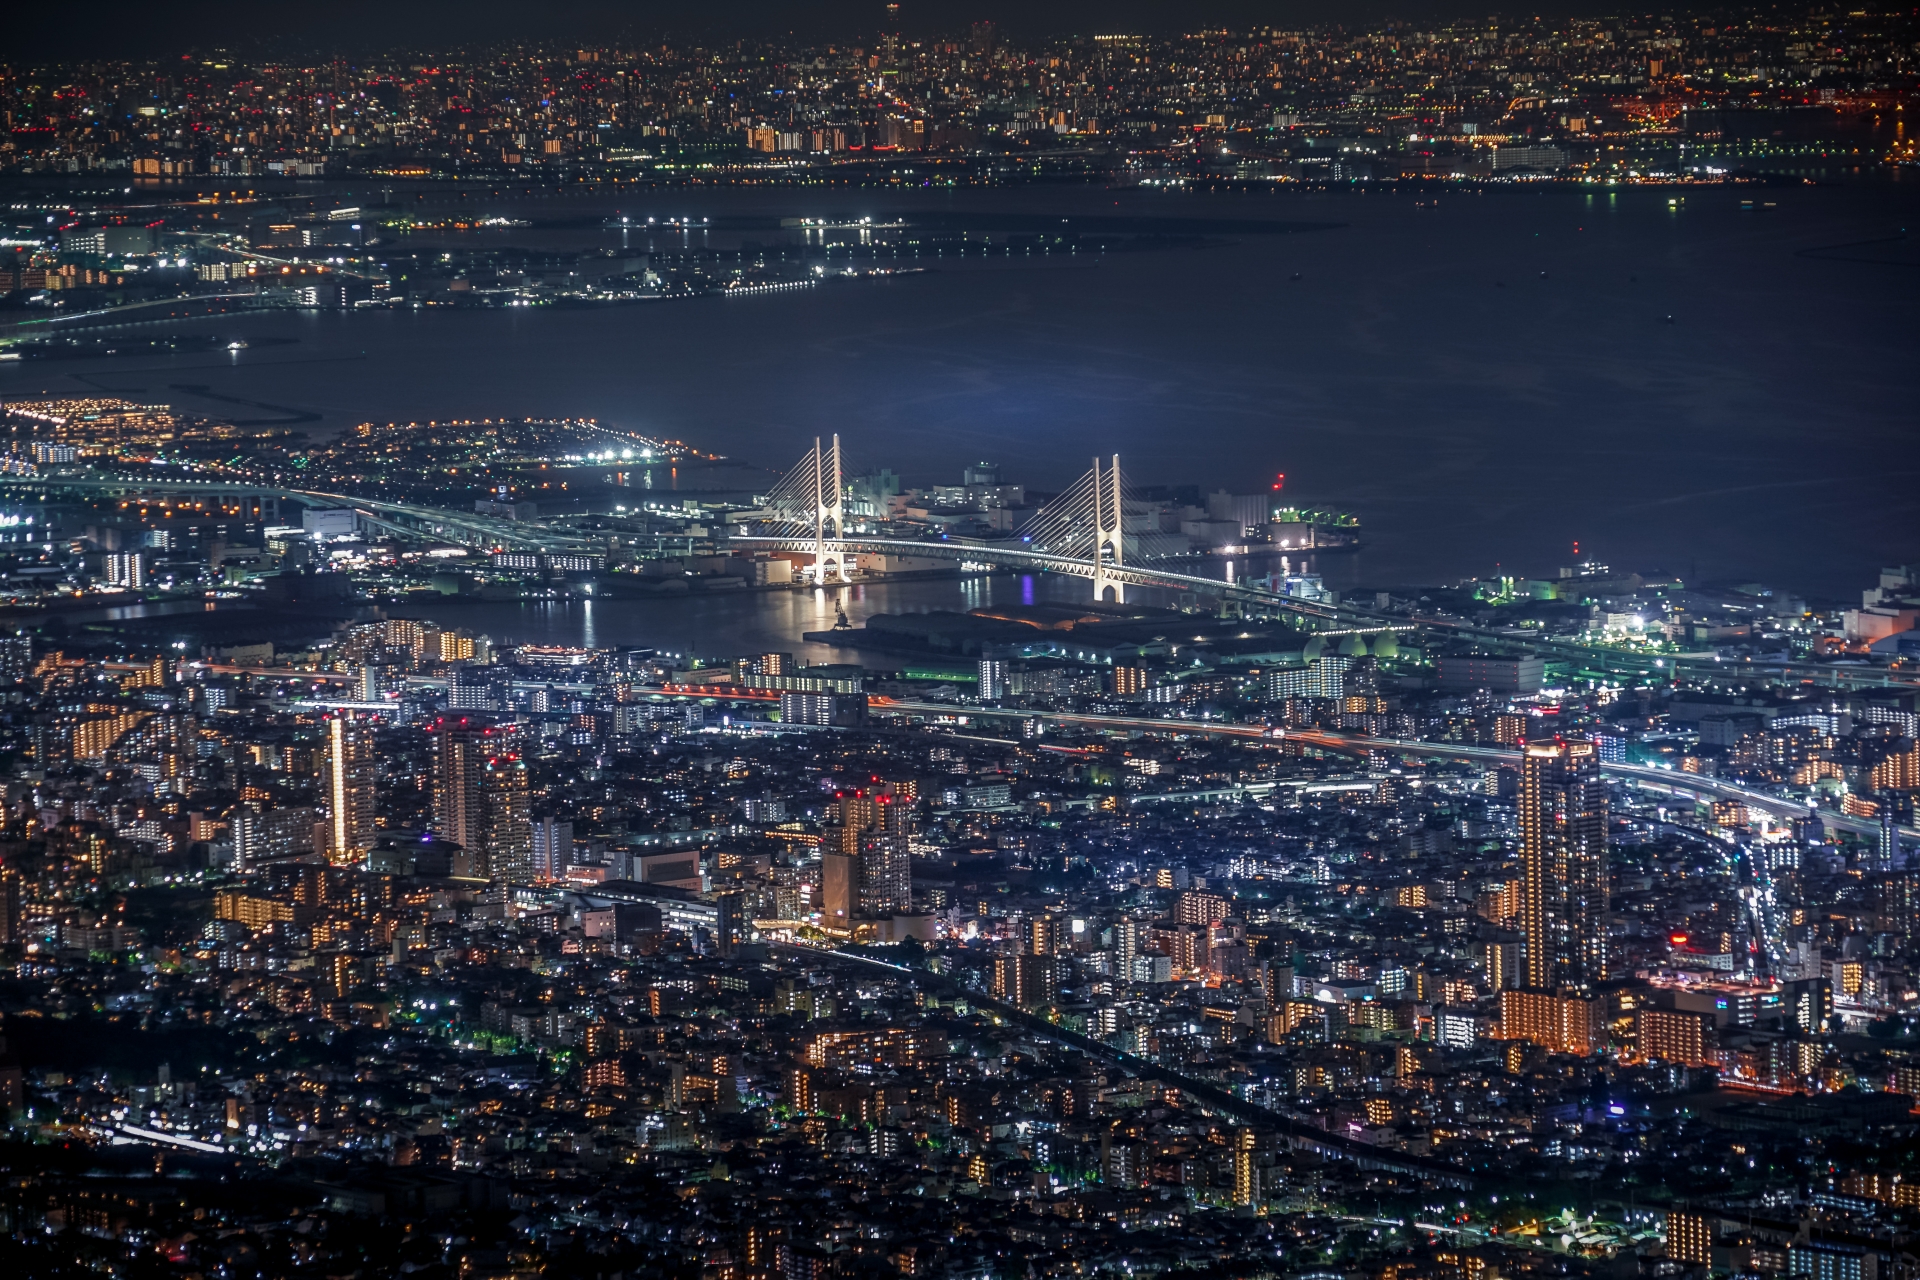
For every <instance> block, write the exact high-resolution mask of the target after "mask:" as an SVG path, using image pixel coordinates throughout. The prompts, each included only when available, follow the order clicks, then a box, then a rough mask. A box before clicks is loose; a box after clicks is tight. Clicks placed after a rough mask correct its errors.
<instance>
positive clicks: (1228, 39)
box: [0, 6, 1920, 356]
mask: <svg viewBox="0 0 1920 1280" xmlns="http://www.w3.org/2000/svg"><path fill="white" fill-rule="evenodd" d="M1917 42H1920V27H1917V26H1916V23H1915V19H1914V17H1913V15H1912V14H1911V13H1909V12H1906V11H1901V10H1879V11H1876V10H1862V11H1845V12H1843V11H1839V10H1832V9H1827V8H1823V7H1819V6H1813V7H1791V8H1779V7H1774V8H1759V9H1729V10H1725V11H1713V12H1705V13H1700V14H1696V15H1694V16H1688V17H1681V18H1675V17H1671V16H1657V15H1643V16H1636V17H1625V18H1609V19H1578V20H1575V19H1565V20H1545V19H1540V18H1504V17H1489V18H1486V19H1484V20H1476V21H1473V22H1471V23H1461V24H1454V25H1449V26H1437V27H1433V28H1430V29H1418V28H1415V27H1412V26H1408V25H1405V24H1399V23H1395V24H1389V25H1386V26H1382V27H1378V28H1373V29H1365V28H1347V27H1330V28H1317V29H1309V30H1300V31H1280V30H1269V29H1260V30H1251V31H1201V32H1195V33H1192V34H1189V35H1184V36H1177V37H1175V36H1132V35H1126V34H1091V35H1087V36H1085V37H1081V38H1072V39H1065V38H1063V39H1059V40H1054V41H1048V42H1041V43H1028V44H1016V43H1014V42H1010V41H1008V40H1007V39H1005V38H1003V36H1002V35H1001V34H1000V33H999V31H998V30H997V29H996V27H995V25H994V23H992V22H991V21H982V22H979V23H977V24H975V25H974V26H973V27H972V28H971V29H970V30H969V31H967V32H965V33H964V34H962V35H960V36H957V37H955V38H951V39H934V38H924V39H923V38H910V37H908V36H905V35H902V34H900V33H899V32H897V31H896V32H882V33H876V34H875V35H874V36H873V37H872V38H870V39H866V40H863V41H857V42H854V43H850V44H844V45H842V44H834V45H821V46H798V45H787V44H767V43H750V42H736V43H732V44H728V45H725V46H724V47H720V46H715V47H705V46H701V45H698V44H695V43H689V42H686V41H665V42H652V41H638V40H636V41H630V42H627V43H625V44H621V45H617V46H606V47H592V48H567V49H558V48H533V47H514V48H502V49H492V50H466V51H454V52H448V51H440V52H434V53H412V54H395V55H391V56H384V57H376V58H369V59H348V58H345V57H338V58H333V59H331V60H321V61H317V62H315V61H303V62H299V63H288V62H285V61H277V60H270V59H263V58H255V57H248V56H243V55H242V54H241V53H239V52H235V51H231V50H214V51H210V52H208V51H203V52H197V53H192V54H189V55H187V56H184V57H172V58H168V59H165V60H161V61H156V62H153V63H149V64H129V63H107V62H97V61H86V60H80V61H73V62H66V63H58V64H45V65H24V64H20V63H17V62H16V63H12V64H8V65H5V66H0V180H4V181H5V182H6V184H7V192H6V193H5V195H4V196H0V204H4V206H5V207H4V211H0V216H4V218H5V219H6V221H7V223H8V224H10V225H6V226H5V227H3V228H0V323H4V322H12V325H11V326H9V327H10V328H11V327H17V326H18V325H19V323H20V322H22V321H27V322H30V323H40V322H44V321H46V320H47V319H49V318H51V317H55V316H57V317H60V318H61V319H62V320H63V321H71V322H75V323H72V324H70V328H72V329H91V330H99V329H101V328H103V327H104V326H108V325H111V324H119V323H125V322H142V321H146V320H153V319H165V318H168V317H177V316H180V315H184V314H187V313H186V312H183V311H182V310H181V309H180V307H181V304H182V303H183V301H184V302H188V303H191V304H192V305H195V306H199V307H202V308H204V309H205V310H208V311H212V312H224V311H236V310H244V309H250V308H252V307H257V306H268V305H277V306H304V307H342V306H416V307H418V306H464V307H473V306H535V305H544V304H550V303H553V302H557V301H566V302H574V303H578V302H583V301H600V302H607V301H637V300H662V299H674V298H682V297H686V296H690V295H698V294H707V293H714V292H721V291H733V290H741V289H762V290H764V289H773V288H799V287H807V286H811V285H816V284H821V283H826V282H829V281H841V280H844V279H846V278H847V277H849V276H862V275H871V274H875V273H884V272H892V271H896V270H902V269H920V270H925V269H929V268H931V267H933V266H935V265H936V264H939V265H941V266H943V267H952V266H954V265H956V264H959V263H964V262H965V261H966V260H968V259H995V258H999V259H1006V258H1012V257H1018V258H1020V259H1021V260H1023V261H1024V260H1026V259H1030V258H1033V257H1034V256H1035V255H1039V256H1041V257H1046V256H1049V255H1072V254H1106V253H1120V252H1133V251H1144V250H1152V249H1161V248H1167V247H1172V246H1175V245H1190V244H1196V243H1209V242H1211V243H1219V242H1221V241H1222V239H1223V238H1226V237H1234V236H1244V235H1251V234H1271V233H1278V232H1285V231H1300V230H1310V229H1312V228H1313V225H1314V224H1308V223H1300V222H1297V221H1296V222H1285V221H1280V220H1261V219H1247V218H1244V217H1243V218H1241V219H1239V220H1238V221H1234V220H1220V219H1210V218H1183V217H1179V216H1174V215H1173V214H1172V213H1171V212H1170V211H1168V212H1163V213H1162V214H1160V215H1157V216H1153V217H1146V216H1138V211H1137V210H1135V209H1132V208H1130V209H1129V210H1127V211H1126V213H1127V215H1128V216H1122V215H1121V214H1120V213H1117V212H1115V213H1112V214H1111V216H1081V217H1072V218H1065V219H1063V218H1059V217H1055V216H1051V215H1047V216H1041V215H1038V214H1036V215H1032V216H1028V217H1018V216H1013V215H1010V214H1005V213H1002V214H999V215H996V216H991V217H990V216H987V215H985V214H982V213H972V214H962V213H954V212H951V211H949V212H947V213H945V214H934V213H931V212H928V211H926V210H922V211H920V212H918V213H911V214H910V213H901V212H898V211H889V210H875V209H872V208H866V209H864V210H857V209H845V210H837V211H836V210H833V209H831V208H825V209H823V208H819V207H812V206H810V207H809V208H807V209H804V210H802V209H796V210H794V211H792V212H793V216H787V217H783V216H781V215H780V214H779V213H777V212H774V213H767V214H765V216H754V217H748V216H739V215H736V216H722V217H718V218H716V217H715V216H714V215H713V214H712V213H707V214H704V215H696V214H690V213H689V211H688V210H687V209H685V208H669V207H666V206H665V205H663V204H660V203H659V201H660V200H663V199H665V198H666V197H667V196H668V195H670V194H675V193H680V192H685V191H688V190H701V191H707V190H711V189H716V188H721V187H752V188H767V189H769V190H770V191H772V192H785V193H789V194H792V195H796V196H797V195H802V194H810V195H812V196H814V197H815V199H814V204H815V205H817V203H818V200H819V199H821V198H830V197H831V196H832V193H833V192H834V191H836V190H848V191H850V192H851V191H852V190H855V189H868V190H866V191H864V192H863V193H862V194H861V195H859V196H858V197H857V198H858V199H861V200H866V201H870V200H871V199H872V198H873V194H872V189H878V190H882V191H905V190H908V189H928V188H953V187H980V186H1006V185H1012V184H1023V183H1024V184H1031V183H1077V184H1092V185H1100V186H1105V187H1113V188H1124V189H1135V190H1148V191H1155V192H1179V191H1184V190H1199V189H1206V190H1234V191H1254V192H1261V191H1264V192H1270V193H1277V192H1280V191H1283V190H1292V189H1305V188H1313V189H1329V188H1331V189H1345V190H1349V191H1367V190H1372V189H1375V188H1377V187H1379V186H1381V185H1383V184H1388V185H1394V186H1397V187H1399V188H1402V189H1408V190H1412V191H1415V192H1422V193H1427V194H1434V193H1438V192H1441V191H1443V190H1452V191H1465V190H1476V189H1481V188H1482V187H1483V186H1484V184H1491V183H1501V184H1510V183H1533V182H1547V183H1555V182H1557V183H1565V184H1577V185H1586V186H1590V187H1602V188H1604V187H1607V186H1616V185H1619V184H1632V183H1654V184H1697V183H1711V184H1740V185H1744V186H1748V187H1751V188H1752V189H1753V192H1754V194H1752V196H1751V198H1750V199H1749V200H1748V201H1747V202H1746V205H1745V207H1749V208H1751V209H1752V210H1753V211H1755V212H1764V211H1765V210H1767V209H1769V208H1772V207H1774V206H1775V204H1776V203H1777V202H1776V201H1772V200H1768V199H1767V198H1766V190H1767V189H1768V188H1769V187H1775V186H1782V185H1795V186H1798V185H1805V184H1810V183H1815V184H1817V183H1834V182H1861V181H1873V180H1880V179H1886V178H1891V177H1897V176H1898V175H1899V174H1900V173H1902V172H1905V171H1906V170H1907V168H1908V167H1909V166H1911V165H1912V164H1913V162H1914V159H1915V152H1914V139H1913V135H1912V133H1911V131H1910V126H1909V122H1908V120H1907V111H1906V108H1907V106H1908V105H1909V102H1910V100H1911V98H1912V97H1913V92H1914V87H1915V76H1916V65H1915V57H1916V47H1917ZM561 194H578V195H581V196H583V197H591V198H592V199H593V200H595V201H597V202H598V203H597V204H596V206H595V208H596V210H597V211H596V212H594V213H592V214H591V215H590V216H589V215H587V214H586V213H584V212H583V209H584V208H585V206H584V205H581V204H578V203H574V204H567V205H564V206H563V205H562V204H559V203H541V201H553V199H554V197H556V196H558V195H561ZM849 198H850V199H852V198H856V197H853V196H851V195H850V196H849ZM1679 201H1680V198H1679V197H1676V203H1675V206H1674V207H1675V208H1676V209H1678V208H1679V207H1680V206H1679ZM600 206H605V207H604V208H603V207H600ZM608 209H611V210H613V212H612V213H608V212H607V210H608ZM763 212H764V211H763ZM876 215H877V216H876ZM1320 225H1325V224H1320ZM596 230H597V231H599V232H601V238H602V240H604V241H605V243H604V244H602V245H600V246H599V247H596V248H594V249H592V250H589V251H582V250H581V248H580V246H579V239H580V236H581V233H582V232H583V231H587V232H593V231H596ZM560 244H565V245H566V246H568V247H566V248H565V249H562V248H559V247H557V246H558V245H560ZM196 299H197V300H198V301H195V300H196ZM142 306H145V307H149V308H155V307H157V308H159V309H157V310H152V311H149V312H147V313H145V314H130V313H129V312H128V311H127V309H128V308H129V307H132V308H139V307H142ZM99 337H100V335H99V334H98V333H94V334H93V335H92V339H98V338H99ZM108 337H109V338H111V339H114V341H113V342H111V343H110V344H109V345H110V346H112V348H113V349H115V350H120V351H129V350H132V349H134V348H142V349H152V348H153V347H154V346H155V345H156V344H158V345H161V346H164V345H165V343H166V339H164V337H161V338H149V339H146V340H144V342H141V341H133V340H126V335H124V334H121V335H108ZM22 338H25V339H32V340H35V341H40V340H45V341H44V342H42V345H41V347H37V348H34V350H33V351H32V352H30V353H29V354H30V355H31V354H35V353H37V354H41V355H45V354H48V350H47V348H48V347H50V348H51V353H52V354H54V355H69V356H71V355H75V354H85V353H87V352H88V351H93V350H95V348H97V347H98V346H99V343H98V342H97V341H94V340H92V339H89V338H86V337H68V338H65V339H62V340H59V341H54V340H51V339H47V335H46V334H45V333H44V332H36V333H27V332H20V333H13V332H4V331H0V340H5V341H8V342H12V341H14V340H16V339H22ZM76 344H78V348H84V350H80V349H78V348H76Z"/></svg>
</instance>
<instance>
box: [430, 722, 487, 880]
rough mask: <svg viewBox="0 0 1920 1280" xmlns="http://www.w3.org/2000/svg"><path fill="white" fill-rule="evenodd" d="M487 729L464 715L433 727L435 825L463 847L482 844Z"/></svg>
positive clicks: (443, 836)
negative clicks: (482, 770) (482, 780)
mask: <svg viewBox="0 0 1920 1280" xmlns="http://www.w3.org/2000/svg"><path fill="white" fill-rule="evenodd" d="M485 752H486V731H485V730H484V729H482V728H480V727H479V726H477V725H474V724H471V723H469V722H468V721H467V720H466V719H464V718H457V719H456V718H451V717H449V718H447V719H443V720H441V721H440V722H439V723H438V724H436V725H435V726H434V729H433V827H434V830H435V831H436V832H438V833H439V835H440V837H441V838H442V839H445V840H451V841H452V842H453V843H454V844H457V845H459V846H460V847H461V848H462V849H475V848H478V847H479V844H480V838H481V830H482V828H483V826H484V815H483V813H482V811H481V808H480V787H479V780H480V762H481V761H482V760H484V759H485Z"/></svg>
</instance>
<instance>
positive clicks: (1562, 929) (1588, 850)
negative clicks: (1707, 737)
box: [1519, 739, 1609, 991]
mask: <svg viewBox="0 0 1920 1280" xmlns="http://www.w3.org/2000/svg"><path fill="white" fill-rule="evenodd" d="M1519 800H1520V866H1521V888H1520V928H1521V929H1522V930H1523V931H1524V932H1525V934H1526V942H1525V948H1526V949H1525V954H1524V956H1523V960H1522V969H1523V973H1522V978H1523V980H1524V981H1523V985H1525V986H1526V987H1529V988H1531V989H1533V990H1535V991H1553V990H1557V989H1560V988H1572V989H1574V990H1578V991H1586V990H1590V989H1591V988H1592V987H1593V985H1594V984H1595V983H1598V982H1602V981H1604V980H1605V979H1606V977H1607V932H1606V917H1607V904H1608V898H1609V885H1608V876H1607V793H1606V788H1605V786H1604V785H1603V784H1602V783H1601V781H1600V753H1599V751H1598V750H1597V749H1596V748H1595V747H1594V745H1593V743H1591V742H1585V741H1580V740H1577V739H1576V740H1571V741H1563V740H1555V741H1553V742H1536V743H1531V744H1529V745H1528V746H1527V748H1526V750H1525V752H1524V754H1523V755H1522V757H1521V764H1520V797H1519Z"/></svg>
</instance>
